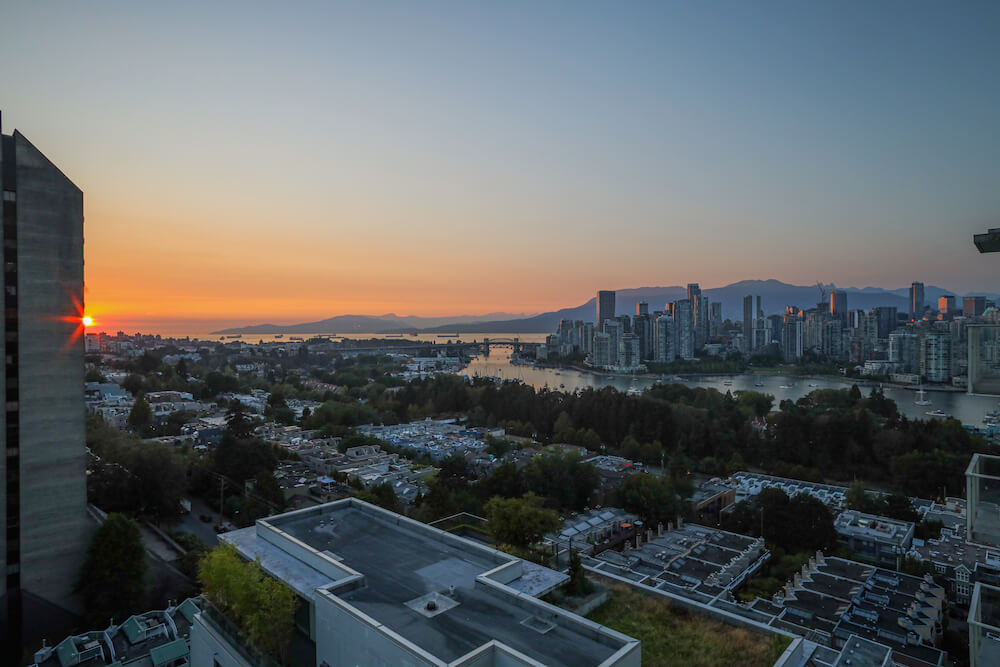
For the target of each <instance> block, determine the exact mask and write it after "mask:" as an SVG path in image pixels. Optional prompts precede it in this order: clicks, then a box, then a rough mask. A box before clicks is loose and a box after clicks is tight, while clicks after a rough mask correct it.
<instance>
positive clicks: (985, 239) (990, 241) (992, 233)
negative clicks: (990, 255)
mask: <svg viewBox="0 0 1000 667" xmlns="http://www.w3.org/2000/svg"><path fill="white" fill-rule="evenodd" d="M972 242H973V243H975V244H976V247H977V248H979V252H1000V227H994V228H993V229H991V230H989V231H988V232H986V233H985V234H975V235H974V236H973V237H972Z"/></svg>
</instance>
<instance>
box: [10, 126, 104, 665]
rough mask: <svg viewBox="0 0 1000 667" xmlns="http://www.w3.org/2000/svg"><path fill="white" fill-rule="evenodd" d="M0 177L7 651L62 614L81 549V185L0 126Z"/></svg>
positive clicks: (67, 615)
mask: <svg viewBox="0 0 1000 667" xmlns="http://www.w3.org/2000/svg"><path fill="white" fill-rule="evenodd" d="M0 175H2V181H3V188H2V190H3V202H2V203H3V226H2V236H3V253H4V270H3V295H4V320H3V337H2V338H0V345H2V346H3V352H4V359H5V363H4V382H3V383H2V384H0V392H3V406H4V409H3V410H2V416H0V433H2V434H3V447H2V451H3V455H2V458H0V480H2V482H0V483H2V485H3V486H2V493H0V571H3V572H4V573H5V575H6V577H5V581H4V587H3V589H2V590H0V594H2V595H0V616H3V617H2V618H0V627H6V629H7V632H6V637H5V639H6V641H7V643H8V646H7V649H8V653H7V655H8V656H13V655H14V654H15V653H18V652H19V646H20V645H21V643H22V641H23V639H24V637H25V636H27V638H28V639H32V640H34V639H37V638H39V637H40V636H41V634H42V633H48V632H53V631H64V630H65V628H62V627H60V626H63V625H65V624H68V623H70V622H72V620H73V618H74V614H73V612H75V611H76V608H75V607H76V605H75V604H74V601H73V597H72V589H73V584H74V580H75V578H76V575H77V572H78V569H79V566H80V563H81V560H82V558H83V554H84V552H85V550H86V548H87V541H88V533H89V528H90V525H89V522H88V520H87V516H86V513H87V485H86V448H85V425H84V402H83V376H84V369H83V345H84V336H83V325H82V317H83V193H82V192H80V190H79V188H77V187H76V186H75V185H74V184H73V183H72V182H71V181H70V180H69V179H68V178H66V176H64V175H63V173H62V172H61V171H59V169H58V168H57V167H56V166H55V165H54V164H52V163H51V162H50V161H49V160H48V159H47V158H46V157H45V156H44V155H42V153H41V152H39V150H38V149H37V148H35V147H34V146H33V145H32V144H31V142H30V141H28V139H27V138H25V136H24V135H22V134H21V133H20V132H17V131H14V133H13V134H12V135H10V136H6V135H3V134H0ZM17 657H18V659H19V658H20V656H19V655H18V656H17Z"/></svg>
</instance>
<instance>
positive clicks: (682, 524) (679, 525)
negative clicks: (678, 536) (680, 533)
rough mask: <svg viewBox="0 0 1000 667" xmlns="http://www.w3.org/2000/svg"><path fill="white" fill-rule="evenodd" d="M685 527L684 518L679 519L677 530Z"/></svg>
mask: <svg viewBox="0 0 1000 667" xmlns="http://www.w3.org/2000/svg"><path fill="white" fill-rule="evenodd" d="M683 527H684V518H683V517H677V530H680V529H681V528H683Z"/></svg>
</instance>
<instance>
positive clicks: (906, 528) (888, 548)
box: [833, 510, 914, 566]
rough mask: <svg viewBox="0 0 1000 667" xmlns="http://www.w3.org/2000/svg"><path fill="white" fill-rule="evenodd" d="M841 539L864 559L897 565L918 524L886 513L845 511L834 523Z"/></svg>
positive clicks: (911, 540)
mask: <svg viewBox="0 0 1000 667" xmlns="http://www.w3.org/2000/svg"><path fill="white" fill-rule="evenodd" d="M833 527H834V529H836V531H837V539H838V541H840V542H841V543H842V544H844V545H845V546H847V547H849V548H850V549H851V550H852V551H854V552H855V553H857V554H858V555H860V556H861V557H862V558H865V559H868V560H871V561H874V562H876V563H884V564H886V565H892V566H895V565H897V563H898V562H899V561H901V560H902V558H903V557H904V556H905V555H906V552H907V551H909V549H910V545H911V544H912V543H913V531H914V525H913V523H912V522H910V521H899V520H897V519H889V518H887V517H884V516H875V515H874V514H865V513H863V512H858V511H857V510H844V511H843V512H841V513H840V514H839V515H837V518H836V519H835V520H834V522H833Z"/></svg>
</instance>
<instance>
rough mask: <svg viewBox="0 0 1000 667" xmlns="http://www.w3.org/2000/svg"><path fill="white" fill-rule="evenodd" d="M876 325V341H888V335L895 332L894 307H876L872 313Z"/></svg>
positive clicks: (895, 318)
mask: <svg viewBox="0 0 1000 667" xmlns="http://www.w3.org/2000/svg"><path fill="white" fill-rule="evenodd" d="M873 312H874V313H875V321H876V322H877V324H878V333H877V335H878V339H879V340H888V338H889V334H891V333H892V332H893V331H895V330H896V324H897V317H896V312H897V311H896V307H895V306H877V307H876V308H875V309H874V311H873Z"/></svg>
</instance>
